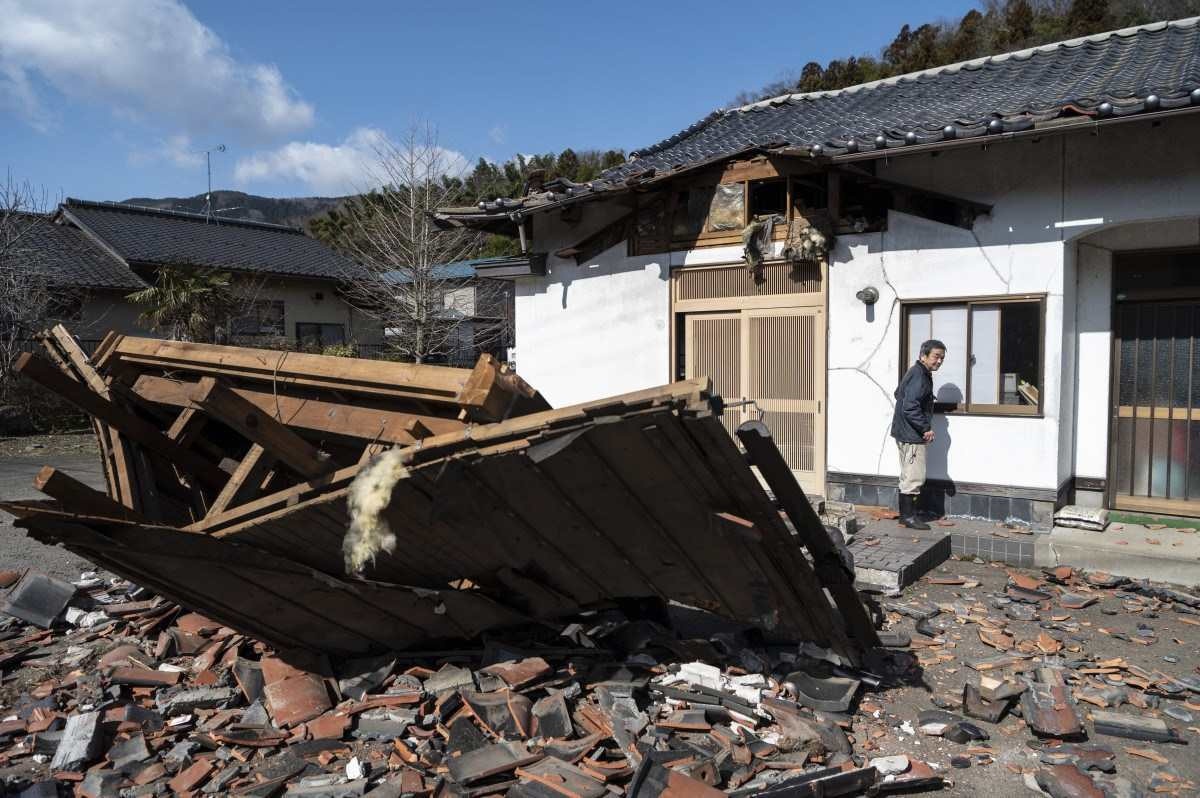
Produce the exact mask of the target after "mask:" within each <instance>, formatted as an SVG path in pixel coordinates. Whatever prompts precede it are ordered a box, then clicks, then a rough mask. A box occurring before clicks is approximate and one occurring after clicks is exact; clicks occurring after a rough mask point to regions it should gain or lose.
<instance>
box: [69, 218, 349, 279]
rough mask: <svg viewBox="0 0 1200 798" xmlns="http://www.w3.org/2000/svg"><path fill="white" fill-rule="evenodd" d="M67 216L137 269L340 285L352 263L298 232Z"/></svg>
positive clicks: (202, 221)
mask: <svg viewBox="0 0 1200 798" xmlns="http://www.w3.org/2000/svg"><path fill="white" fill-rule="evenodd" d="M62 210H63V211H64V212H65V213H66V214H67V215H68V216H69V217H70V218H71V219H74V220H77V221H78V222H79V223H80V224H81V225H83V226H85V227H87V228H88V229H89V230H91V231H92V232H93V233H94V234H95V235H96V236H97V237H99V238H100V239H102V240H103V241H104V242H105V243H107V244H108V245H109V246H111V247H112V248H113V249H115V250H116V251H117V252H119V253H120V254H121V256H122V257H124V258H125V260H126V261H128V262H130V263H132V264H140V263H147V264H157V265H165V264H175V265H185V266H204V267H208V268H213V269H230V270H234V271H247V272H260V273H264V274H279V275H289V276H297V277H316V278H327V279H337V278H341V277H343V276H345V275H346V274H348V273H352V272H353V271H354V270H355V269H356V266H355V264H354V263H353V261H350V260H348V259H347V258H344V257H342V256H341V255H339V254H338V253H336V252H334V251H333V250H332V249H330V248H329V247H327V246H326V245H325V244H323V243H321V242H320V241H317V240H316V239H313V238H309V237H308V236H306V235H305V234H304V231H303V230H301V229H300V228H298V227H284V226H282V225H275V224H266V223H264V222H250V221H244V220H233V219H215V218H214V219H208V218H206V217H205V216H203V215H201V214H195V213H180V212H178V211H163V210H157V209H151V208H140V207H137V206H133V205H120V204H117V203H109V202H85V201H83V200H76V199H68V200H67V201H66V203H64V205H63V206H62Z"/></svg>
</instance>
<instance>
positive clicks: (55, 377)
mask: <svg viewBox="0 0 1200 798" xmlns="http://www.w3.org/2000/svg"><path fill="white" fill-rule="evenodd" d="M14 370H15V371H16V372H17V373H19V374H23V375H24V376H26V377H28V378H29V379H31V380H33V381H34V382H36V383H38V384H39V385H41V386H42V387H43V388H46V389H47V390H50V391H53V392H54V393H56V394H58V395H59V396H61V397H62V398H63V399H65V400H67V401H68V402H70V403H71V404H73V405H75V406H76V407H78V408H79V409H80V410H82V411H83V412H85V413H88V414H89V415H92V416H94V417H96V418H98V419H100V420H101V421H103V422H104V423H105V424H108V425H109V426H110V427H112V428H115V430H116V431H118V432H120V433H121V434H122V435H126V436H128V437H129V439H130V440H131V441H133V442H135V443H140V444H141V445H142V446H145V447H146V448H147V449H150V450H151V451H154V452H157V453H159V454H161V455H163V456H164V457H166V458H167V459H168V460H170V461H171V462H173V463H175V464H176V465H178V466H179V467H180V468H182V469H183V470H184V471H185V472H187V473H188V474H190V475H192V476H194V477H195V478H196V479H199V480H200V481H201V482H203V483H205V484H206V485H209V486H211V487H215V488H220V487H221V486H222V485H224V484H225V476H224V473H223V472H222V471H221V470H220V469H219V468H217V467H216V466H215V465H213V464H212V463H210V462H209V461H208V460H205V459H204V458H203V457H200V456H199V455H197V454H196V453H194V452H192V451H191V450H190V449H186V448H184V447H182V446H180V445H179V444H177V443H176V442H175V441H173V440H171V439H170V438H168V437H167V436H166V435H163V434H162V433H161V432H159V431H158V430H157V429H155V428H154V426H153V425H151V424H150V423H149V422H147V421H143V420H142V419H141V418H139V417H137V416H135V415H133V414H132V413H130V412H129V411H127V410H125V409H123V408H121V407H118V406H117V405H116V404H114V403H113V402H112V401H111V400H109V399H106V398H104V397H103V396H100V395H99V394H97V393H96V392H95V391H93V390H91V389H90V388H88V387H86V386H84V385H83V384H81V383H78V382H76V381H74V380H72V379H71V378H70V377H68V376H67V375H66V374H63V373H62V372H61V371H59V370H58V369H57V368H55V367H54V366H53V365H52V364H51V363H50V362H49V361H47V360H45V359H44V358H40V357H38V356H36V355H34V354H32V353H30V352H24V353H22V354H21V355H20V357H18V358H17V362H16V365H15V368H14Z"/></svg>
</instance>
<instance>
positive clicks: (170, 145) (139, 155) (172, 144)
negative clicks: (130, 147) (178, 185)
mask: <svg viewBox="0 0 1200 798" xmlns="http://www.w3.org/2000/svg"><path fill="white" fill-rule="evenodd" d="M157 161H168V162H170V163H172V164H174V165H175V166H178V167H180V168H181V169H192V168H195V167H197V166H200V165H201V164H203V163H204V152H203V150H201V149H200V148H199V147H198V146H197V145H196V143H195V142H193V141H192V139H191V137H189V136H184V135H177V136H168V137H167V138H165V139H163V140H162V141H160V142H159V143H158V144H157V145H156V146H154V147H152V148H150V149H148V150H135V151H134V152H131V153H130V154H129V162H130V163H131V164H133V165H134V166H142V165H145V164H149V163H155V162H157Z"/></svg>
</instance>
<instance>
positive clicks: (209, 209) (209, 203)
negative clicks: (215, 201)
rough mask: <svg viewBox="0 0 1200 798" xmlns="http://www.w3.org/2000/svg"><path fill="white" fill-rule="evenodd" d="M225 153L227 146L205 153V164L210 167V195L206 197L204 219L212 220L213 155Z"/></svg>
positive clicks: (219, 146) (222, 145) (220, 146)
mask: <svg viewBox="0 0 1200 798" xmlns="http://www.w3.org/2000/svg"><path fill="white" fill-rule="evenodd" d="M214 152H225V145H224V144H218V145H217V146H216V147H214V148H213V149H211V150H205V151H204V162H205V163H206V164H207V166H208V193H206V194H205V195H204V218H205V219H212V154H213V153H214Z"/></svg>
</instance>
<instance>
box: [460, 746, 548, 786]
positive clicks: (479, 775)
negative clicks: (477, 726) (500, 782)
mask: <svg viewBox="0 0 1200 798" xmlns="http://www.w3.org/2000/svg"><path fill="white" fill-rule="evenodd" d="M543 756H544V755H543V754H541V753H536V752H531V751H529V750H528V749H526V748H525V745H524V744H523V743H518V742H504V743H495V744H492V745H488V746H485V747H483V748H479V749H476V750H474V751H469V752H467V753H464V754H462V755H461V756H456V757H451V758H450V759H449V760H448V761H447V762H446V764H447V766H448V767H449V769H450V778H451V779H453V780H454V781H455V782H457V783H459V784H470V783H471V782H474V781H479V780H480V779H486V778H488V777H489V776H496V775H499V774H501V773H508V772H511V771H513V770H516V769H517V768H519V767H524V766H526V765H532V764H533V763H534V762H537V761H538V760H540V759H541V758H542V757H543Z"/></svg>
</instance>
